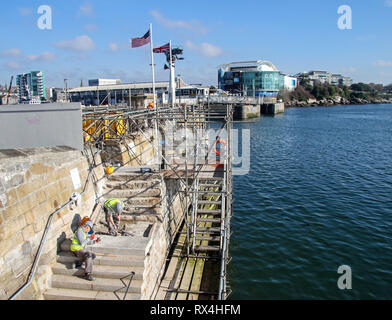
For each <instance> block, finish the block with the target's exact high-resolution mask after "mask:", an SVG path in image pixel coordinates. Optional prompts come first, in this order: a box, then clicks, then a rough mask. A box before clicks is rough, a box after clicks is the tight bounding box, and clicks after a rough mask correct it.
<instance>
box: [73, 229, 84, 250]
mask: <svg viewBox="0 0 392 320" xmlns="http://www.w3.org/2000/svg"><path fill="white" fill-rule="evenodd" d="M80 228H82V227H79V228H78V229H77V230H76V231H75V233H74V238H73V240H72V243H71V251H73V252H74V251H79V250H82V249H83V247H82V244H81V243H80V242H79V240H78V237H77V234H78V230H79V229H80ZM82 231H83V229H82ZM83 236H84V239H87V234H86V233H85V232H84V231H83Z"/></svg>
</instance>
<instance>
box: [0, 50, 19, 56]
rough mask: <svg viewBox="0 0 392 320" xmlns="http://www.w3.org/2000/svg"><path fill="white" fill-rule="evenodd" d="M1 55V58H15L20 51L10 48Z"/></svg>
mask: <svg viewBox="0 0 392 320" xmlns="http://www.w3.org/2000/svg"><path fill="white" fill-rule="evenodd" d="M1 54H2V55H3V56H7V57H17V56H20V55H21V54H22V51H21V50H20V49H18V48H10V49H7V50H4V51H3V52H2V53H1Z"/></svg>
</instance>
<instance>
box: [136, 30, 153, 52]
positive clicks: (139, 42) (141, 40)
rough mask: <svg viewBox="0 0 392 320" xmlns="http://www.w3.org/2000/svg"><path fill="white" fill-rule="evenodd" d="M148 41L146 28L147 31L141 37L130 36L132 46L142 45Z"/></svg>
mask: <svg viewBox="0 0 392 320" xmlns="http://www.w3.org/2000/svg"><path fill="white" fill-rule="evenodd" d="M149 42H150V30H148V31H147V33H146V34H145V35H144V36H143V37H141V38H132V39H131V43H132V48H137V47H141V46H144V45H145V44H147V43H149Z"/></svg>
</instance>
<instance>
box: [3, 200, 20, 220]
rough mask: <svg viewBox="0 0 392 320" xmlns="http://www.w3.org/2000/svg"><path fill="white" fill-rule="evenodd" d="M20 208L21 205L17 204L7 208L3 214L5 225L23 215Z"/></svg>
mask: <svg viewBox="0 0 392 320" xmlns="http://www.w3.org/2000/svg"><path fill="white" fill-rule="evenodd" d="M19 207H20V205H19V204H16V205H13V206H11V207H7V208H6V209H5V211H4V214H3V218H4V222H5V223H7V221H8V220H11V219H13V218H16V217H18V216H20V215H21V213H20V209H19Z"/></svg>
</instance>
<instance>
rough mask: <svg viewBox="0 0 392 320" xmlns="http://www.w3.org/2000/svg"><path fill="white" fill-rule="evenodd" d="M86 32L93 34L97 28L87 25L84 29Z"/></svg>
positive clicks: (93, 25)
mask: <svg viewBox="0 0 392 320" xmlns="http://www.w3.org/2000/svg"><path fill="white" fill-rule="evenodd" d="M84 29H85V30H86V31H89V32H93V31H97V30H98V26H97V25H95V24H88V25H86V26H85V27H84Z"/></svg>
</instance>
